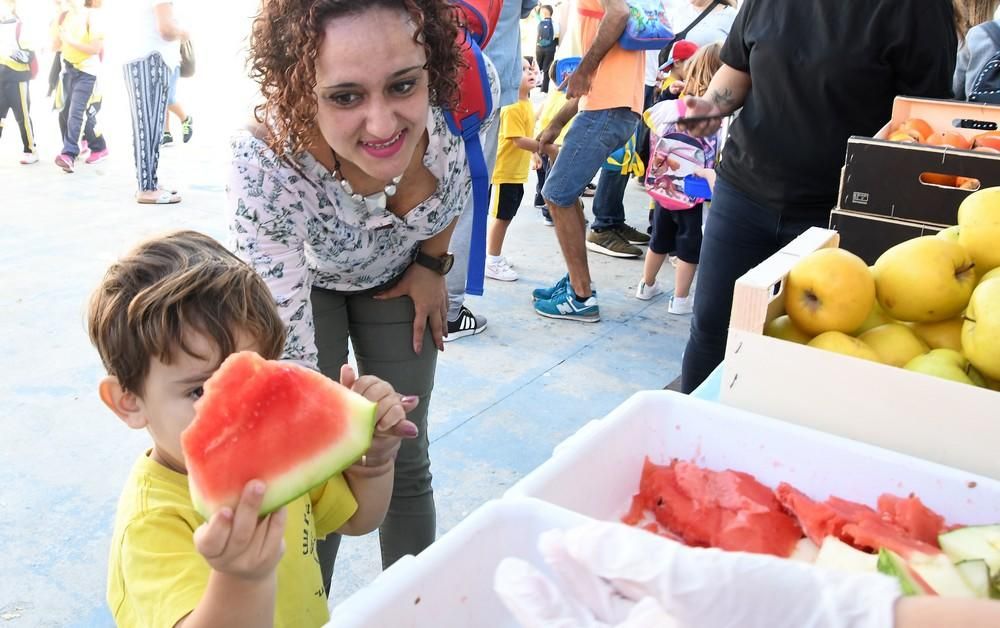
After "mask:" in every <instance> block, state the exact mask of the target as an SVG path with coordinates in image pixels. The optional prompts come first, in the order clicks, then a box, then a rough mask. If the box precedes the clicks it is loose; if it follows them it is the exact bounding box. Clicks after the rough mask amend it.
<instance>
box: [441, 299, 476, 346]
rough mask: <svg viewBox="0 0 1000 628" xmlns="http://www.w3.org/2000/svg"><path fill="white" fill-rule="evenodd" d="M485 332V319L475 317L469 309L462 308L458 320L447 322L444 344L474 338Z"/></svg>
mask: <svg viewBox="0 0 1000 628" xmlns="http://www.w3.org/2000/svg"><path fill="white" fill-rule="evenodd" d="M484 331H486V317H485V316H476V315H475V314H473V313H472V311H471V310H469V308H467V307H465V306H464V305H463V306H462V309H461V310H459V312H458V320H454V321H448V335H447V336H445V337H444V341H445V342H451V341H452V340H458V339H459V338H465V337H466V336H475V335H476V334H479V333H482V332H484Z"/></svg>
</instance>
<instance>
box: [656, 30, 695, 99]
mask: <svg viewBox="0 0 1000 628" xmlns="http://www.w3.org/2000/svg"><path fill="white" fill-rule="evenodd" d="M696 52H698V44H696V43H694V42H692V41H688V40H686V39H682V40H680V41H679V42H677V43H676V44H674V45H673V47H672V48H671V50H670V57H669V58H667V62H666V63H665V64H664V65H663V67H661V68H660V76H662V77H663V82H662V83H660V99H661V100H676V99H677V97H678V96H680V93H681V92H682V91H684V81H685V80H686V79H687V64H688V59H690V58H691V57H693V56H694V53H696Z"/></svg>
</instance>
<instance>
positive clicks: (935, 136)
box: [926, 131, 972, 150]
mask: <svg viewBox="0 0 1000 628" xmlns="http://www.w3.org/2000/svg"><path fill="white" fill-rule="evenodd" d="M926 143H927V144H930V145H932V146H949V147H951V148H961V149H965V150H968V149H970V148H972V143H971V142H969V140H967V139H965V137H963V136H962V135H961V134H959V133H955V132H954V131H941V132H940V133H932V134H931V135H930V136H929V137H928V138H927V140H926Z"/></svg>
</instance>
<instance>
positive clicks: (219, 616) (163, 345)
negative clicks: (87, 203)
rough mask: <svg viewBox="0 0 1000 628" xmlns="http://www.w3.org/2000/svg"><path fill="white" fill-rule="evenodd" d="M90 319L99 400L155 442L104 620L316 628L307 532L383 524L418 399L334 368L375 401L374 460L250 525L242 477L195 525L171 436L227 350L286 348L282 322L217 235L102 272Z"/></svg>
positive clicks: (122, 503) (136, 485) (188, 234)
mask: <svg viewBox="0 0 1000 628" xmlns="http://www.w3.org/2000/svg"><path fill="white" fill-rule="evenodd" d="M87 319H88V328H89V331H90V337H91V340H92V341H93V343H94V345H95V346H96V347H97V350H98V353H100V355H101V360H102V362H103V363H104V366H105V368H106V369H107V372H108V375H107V377H105V378H104V379H103V380H102V381H101V382H100V385H99V393H100V397H101V400H102V401H103V402H104V403H105V404H106V405H107V406H108V408H110V409H111V411H112V412H114V413H115V414H116V415H117V416H118V418H120V419H121V420H122V422H124V423H125V424H126V425H127V426H128V427H130V428H132V429H145V430H146V431H148V432H149V435H150V437H151V438H152V441H153V445H152V449H150V450H148V451H146V452H145V453H143V454H142V455H141V456H139V458H138V460H137V461H136V463H135V466H134V467H133V468H132V472H131V474H130V476H129V479H128V482H127V483H126V485H125V488H124V489H123V491H122V494H121V497H120V499H119V502H118V510H117V513H116V515H115V527H114V535H113V538H112V542H111V555H110V557H109V561H108V563H109V564H108V588H107V601H108V604H109V605H110V607H111V612H112V614H113V615H114V618H115V624H116V625H117V626H119V627H120V628H129V627H136V628H140V627H141V628H148V627H151V626H157V627H159V626H163V627H177V626H187V627H188V628H193V627H197V626H213V627H214V628H221V627H224V626H234V627H235V626H239V627H240V628H251V627H254V626H269V627H270V626H274V627H286V628H311V627H314V626H321V625H323V624H325V623H326V622H327V621H328V620H329V614H328V611H327V600H326V594H325V592H324V587H323V579H322V575H321V573H320V566H319V560H318V558H317V555H316V539H321V538H323V537H325V536H326V535H328V534H330V533H333V532H337V533H339V534H348V535H361V534H366V533H368V532H370V531H372V530H374V529H375V528H376V527H377V526H378V525H379V524H380V523H381V521H382V519H383V518H384V517H385V513H386V510H387V508H388V505H389V498H390V496H391V493H392V478H393V467H394V464H393V461H392V460H393V455H392V454H393V452H394V451H395V450H396V448H398V446H399V442H400V438H399V437H398V436H396V435H395V433H396V431H400V433H412V430H413V428H414V427H415V426H413V425H412V424H408V423H409V422H407V421H405V420H404V416H405V413H406V412H407V411H409V410H412V409H413V407H415V406H416V403H415V402H414V400H413V399H412V398H406V399H405V400H404V399H401V398H400V396H399V395H398V394H396V392H395V391H394V390H393V388H392V386H390V385H389V384H388V383H386V382H384V381H382V380H380V379H378V378H375V377H371V376H365V377H362V378H360V379H358V378H356V377H355V376H354V373H353V371H351V370H350V369H349V368H346V367H345V368H344V369H343V370H342V371H341V383H343V384H344V385H346V386H349V387H353V388H354V389H355V390H358V391H359V392H362V394H364V396H365V397H367V398H368V399H370V400H372V401H374V402H376V403H378V410H377V413H378V427H377V428H376V433H375V438H374V439H373V441H372V446H371V448H370V449H369V450H368V452H367V454H366V457H367V459H368V460H367V461H366V462H368V463H369V466H363V465H362V464H355V465H354V466H352V467H350V468H348V469H347V470H345V471H344V472H343V473H340V474H337V475H335V476H334V477H333V478H331V479H330V480H329V481H328V482H326V484H323V485H321V486H320V487H318V488H316V489H313V490H312V491H311V492H309V493H308V494H306V495H303V496H301V497H299V498H298V499H296V500H294V501H292V502H291V503H289V504H288V505H287V506H286V507H284V508H281V509H279V510H277V511H275V512H273V513H271V514H270V515H268V516H266V517H263V518H260V519H258V517H257V513H258V512H259V507H260V504H261V501H262V496H263V493H264V489H265V487H264V485H263V483H262V482H260V481H259V480H253V481H251V482H249V483H248V484H247V486H246V487H245V489H244V491H243V495H242V497H241V499H240V502H239V504H238V505H237V506H236V507H235V508H234V509H229V508H224V509H223V510H221V511H220V512H217V513H215V514H214V515H213V516H212V517H211V519H209V520H208V521H205V520H204V519H203V518H202V517H201V515H199V514H198V513H197V512H196V511H195V508H194V506H193V505H192V502H191V495H190V493H189V491H188V481H187V475H186V467H185V461H184V454H183V452H182V450H181V446H180V435H181V432H182V431H183V430H184V428H186V427H187V426H188V425H189V424H190V423H191V420H192V419H193V418H194V402H195V400H196V399H198V398H199V397H200V396H201V394H202V384H203V382H204V381H205V380H206V379H207V378H208V377H209V375H211V373H212V371H214V370H215V369H216V368H217V367H218V365H219V364H220V363H221V362H222V360H223V359H225V358H226V354H227V353H228V352H230V351H247V350H249V351H256V352H257V353H259V354H260V355H262V356H263V357H265V358H269V359H276V358H278V357H279V356H280V355H281V352H282V349H283V347H284V344H285V328H284V325H283V324H282V321H281V319H280V318H279V316H278V312H277V309H276V307H275V304H274V299H273V297H272V296H271V293H270V291H269V290H268V288H267V285H266V284H265V283H264V281H263V280H262V279H261V278H260V277H259V276H258V275H257V274H256V273H255V272H254V271H253V270H252V269H251V268H250V267H249V266H247V265H246V264H245V263H244V262H242V261H241V260H239V259H238V258H237V257H235V256H234V255H233V254H232V253H230V252H229V251H227V250H226V249H225V248H224V247H223V246H222V245H220V244H219V243H218V242H216V241H215V240H212V239H211V238H209V237H208V236H204V235H202V234H200V233H195V232H192V231H181V232H177V233H174V234H171V235H168V236H164V237H160V238H156V239H153V240H150V241H148V242H145V243H143V244H140V245H139V246H138V247H136V248H135V249H134V250H133V251H132V252H131V253H129V254H128V255H126V256H125V257H124V258H122V259H120V260H119V261H118V262H116V263H115V264H114V265H112V266H111V268H110V269H108V271H107V273H106V274H105V276H104V279H103V281H102V282H101V284H100V286H99V287H98V289H97V290H96V291H95V293H94V295H93V297H92V299H91V303H90V309H89V313H88V317H87ZM373 459H374V460H376V461H378V462H377V463H376V464H375V465H371V464H370V463H371V462H372V460H373ZM383 459H384V462H383Z"/></svg>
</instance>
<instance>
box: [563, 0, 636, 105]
mask: <svg viewBox="0 0 1000 628" xmlns="http://www.w3.org/2000/svg"><path fill="white" fill-rule="evenodd" d="M579 10H580V11H581V14H580V43H581V44H583V49H584V50H588V49H589V48H590V44H591V43H593V41H594V38H595V37H596V36H597V28H598V27H599V26H600V24H601V20H600V18H597V17H592V16H591V15H589V14H584V13H583V12H584V11H586V12H588V13H603V12H604V9H603V8H602V7H601V3H600V0H579ZM645 74H646V55H645V54H643V52H642V51H641V50H635V51H632V50H625V49H623V48H622V47H621V46H619V45H618V44H617V43H616V44H615V45H614V46H612V47H611V50H609V51H608V54H606V55H604V59H602V60H601V64H600V65H599V66H597V71H596V72H594V79H593V82H592V84H591V87H590V92H589V93H588V94H587V95H586V96H584V97H583V98H581V99H580V111H597V110H601V109H615V108H617V107H628V108H629V109H631V110H632V111H634V112H636V113H637V114H639V115H642V110H643V106H642V105H643V87H644V84H645V83H644V82H645V79H646V76H645Z"/></svg>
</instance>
